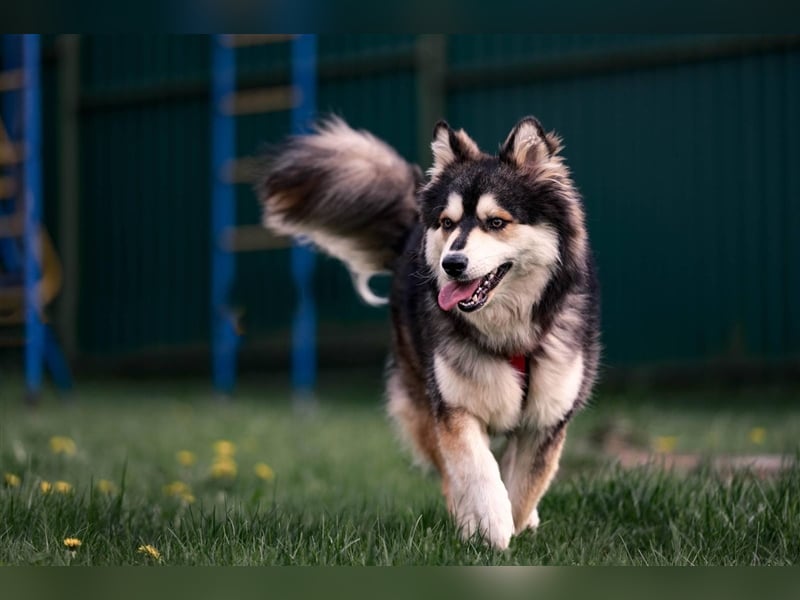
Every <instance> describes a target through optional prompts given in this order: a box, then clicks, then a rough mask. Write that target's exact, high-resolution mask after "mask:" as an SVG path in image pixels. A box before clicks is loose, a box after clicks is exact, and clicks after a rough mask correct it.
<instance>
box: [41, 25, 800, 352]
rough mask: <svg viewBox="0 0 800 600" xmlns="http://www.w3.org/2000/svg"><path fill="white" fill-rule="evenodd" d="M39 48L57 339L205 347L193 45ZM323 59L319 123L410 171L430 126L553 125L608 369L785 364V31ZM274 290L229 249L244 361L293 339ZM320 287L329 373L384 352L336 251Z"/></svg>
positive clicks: (284, 267) (257, 129) (789, 150)
mask: <svg viewBox="0 0 800 600" xmlns="http://www.w3.org/2000/svg"><path fill="white" fill-rule="evenodd" d="M57 42H58V43H59V44H60V45H58V44H57ZM51 44H52V45H53V48H52V49H51V50H50V51H49V54H48V56H49V57H50V58H49V59H48V60H49V62H48V63H47V65H46V76H47V77H48V78H49V80H48V81H49V84H48V85H47V86H46V88H45V92H46V93H47V94H49V96H48V97H47V98H46V101H47V106H49V107H50V108H49V113H48V115H47V116H46V121H45V123H46V129H47V131H49V132H51V134H52V135H51V137H50V139H49V140H48V143H49V144H50V145H51V149H50V150H48V153H47V159H48V161H49V162H50V163H51V165H56V166H55V167H53V166H50V167H48V182H47V188H46V194H47V204H46V207H47V209H48V223H49V227H50V229H51V230H53V232H54V237H55V238H56V241H57V243H58V244H59V246H60V247H63V251H64V253H65V254H66V258H67V259H69V260H66V262H67V264H66V271H67V273H68V274H69V275H71V277H72V279H71V281H70V282H68V284H70V285H69V287H68V289H66V290H65V296H66V297H65V298H63V299H62V301H61V302H62V305H61V307H56V308H57V310H56V313H55V314H56V316H57V320H58V323H59V325H60V327H61V329H62V330H63V331H65V332H66V335H67V337H69V338H70V339H69V340H67V342H68V343H67V346H68V347H71V348H73V349H74V350H75V352H76V353H77V354H78V355H80V356H83V357H100V356H102V357H122V356H132V355H137V354H139V355H147V354H148V353H150V352H152V350H153V349H154V348H158V347H162V348H168V349H170V350H174V351H176V352H177V351H187V350H189V349H195V350H197V351H198V352H200V353H202V352H203V351H204V349H205V345H206V344H207V341H208V331H209V323H208V321H209V319H208V313H209V310H208V287H209V233H208V231H209V182H210V176H209V173H208V156H209V148H208V143H209V141H208V140H209V132H208V87H209V86H208V81H209V80H208V69H209V41H208V39H207V38H206V37H204V36H83V37H81V38H80V40H79V44H71V45H70V44H61V40H56V39H55V38H53V39H52V40H51ZM65 48H66V49H65ZM319 48H320V73H319V75H320V96H319V105H320V108H321V110H323V111H333V112H336V113H338V114H340V115H342V116H344V117H345V118H347V119H348V120H349V121H350V122H351V123H352V124H354V125H356V126H359V127H365V128H368V129H370V130H372V131H374V132H375V133H376V134H378V135H380V136H381V137H383V138H384V139H386V140H387V141H389V142H390V143H391V144H392V145H394V146H395V147H397V148H398V149H399V150H400V152H401V153H402V154H403V155H404V156H406V157H407V158H409V159H410V160H415V161H418V162H421V163H422V164H423V165H427V162H428V157H427V152H426V151H425V147H426V146H427V144H428V136H429V131H430V128H431V126H432V123H433V121H434V120H435V119H436V118H438V117H439V116H445V117H446V118H447V119H448V120H449V121H450V122H451V123H452V124H454V125H456V126H459V127H464V128H466V129H467V130H468V131H469V132H470V133H471V134H472V135H473V136H474V137H475V139H476V140H478V142H479V143H480V144H481V145H482V146H483V147H484V148H485V149H488V150H492V149H494V148H496V145H497V143H498V142H499V141H500V140H501V139H502V138H503V137H504V135H505V134H506V133H507V131H508V130H509V128H510V127H511V126H512V125H513V124H514V122H516V120H517V119H518V118H519V117H520V116H522V115H525V114H535V115H537V116H538V117H539V118H540V119H541V120H542V121H543V123H544V124H545V126H547V127H549V128H554V129H556V130H558V131H559V132H560V133H562V134H563V136H564V138H565V142H566V155H567V157H568V160H569V163H570V165H571V166H572V168H573V172H574V175H575V179H576V180H577V183H578V185H579V187H580V188H581V190H582V191H583V193H584V195H585V198H586V204H587V210H588V214H589V225H590V228H591V237H592V240H593V243H594V247H595V250H596V254H597V257H598V262H599V267H600V274H601V281H602V287H603V319H604V326H603V329H604V344H605V346H606V353H605V361H606V363H607V364H610V365H619V366H627V365H651V364H661V363H665V362H693V363H698V362H700V361H708V360H722V361H725V360H729V359H730V360H737V361H738V360H739V359H745V360H750V359H759V360H760V359H791V358H796V357H797V356H798V355H799V354H800V315H799V314H798V311H797V310H796V308H795V307H796V306H798V305H800V268H798V264H800V242H798V241H797V239H796V238H795V235H796V232H797V231H800V182H799V181H798V179H799V178H800V176H799V175H798V165H800V118H798V113H799V112H800V110H799V109H798V107H800V37H798V36H783V37H763V36H762V37H757V36H674V35H673V36H641V35H637V36H598V35H592V36H583V35H580V36H577V35H572V36H556V35H548V36H521V35H513V36H500V35H457V36H446V37H445V36H421V37H418V36H388V35H348V36H321V37H320V44H319ZM287 59H288V56H287V53H286V49H285V48H281V47H280V46H278V45H275V46H267V47H259V48H246V49H242V50H240V51H239V64H240V82H241V84H242V85H243V86H245V87H256V86H263V85H269V84H272V83H276V84H278V83H282V82H285V81H286V80H287V79H288V62H287ZM69 64H73V65H75V64H77V65H78V66H79V69H74V71H79V79H76V78H75V74H74V73H73V74H72V75H70V70H69V68H68V66H65V65H69ZM48 90H49V92H48ZM65 94H67V95H70V96H71V97H73V98H74V110H73V111H71V112H70V110H64V108H63V106H64V103H63V102H62V100H63V99H64V95H65ZM59 107H62V108H61V109H60V110H59ZM65 123H66V125H65ZM69 123H72V124H73V125H74V127H73V130H70V128H69ZM287 130H288V115H284V114H279V113H273V114H268V115H263V116H253V117H247V118H242V119H240V123H239V131H238V134H239V140H238V143H239V150H240V152H241V154H243V155H244V154H252V153H253V152H255V151H257V149H258V148H259V146H260V144H262V143H264V142H274V141H276V140H279V139H280V138H281V137H282V136H283V135H284V134H285V133H286V131H287ZM65 132H66V134H65ZM53 148H55V149H53ZM73 155H74V156H77V157H79V160H77V163H78V164H79V165H80V170H79V178H78V179H77V180H74V179H71V178H70V176H69V173H68V172H67V171H68V167H66V166H65V165H69V162H68V161H65V160H64V157H65V156H67V157H69V156H73ZM59 165H60V167H59ZM238 201H239V204H238V206H239V216H240V221H241V222H242V223H255V222H257V221H258V213H259V208H258V206H257V203H256V202H255V199H254V196H253V193H252V191H251V190H250V189H249V188H248V187H246V186H243V187H242V188H241V190H240V191H239V197H238ZM70 211H73V212H74V214H76V215H77V218H75V219H72V220H70V219H69V218H65V215H70V214H73V212H70ZM75 282H78V283H77V284H75ZM290 282H291V278H290V273H289V268H288V259H287V252H286V251H280V250H276V251H267V252H260V253H247V254H242V255H240V257H239V260H238V280H237V287H236V293H235V302H234V303H235V304H237V305H239V306H241V307H242V308H243V310H244V325H245V330H246V333H247V341H246V344H245V353H247V349H248V348H257V347H258V348H261V347H273V348H276V349H279V348H281V347H285V346H286V344H287V340H288V323H289V321H290V318H291V314H292V310H293V303H294V290H293V289H292V285H291V283H290ZM316 290H317V298H318V300H319V302H318V304H319V314H320V330H321V347H322V350H323V361H322V364H323V365H324V364H325V353H328V354H336V353H337V351H338V354H339V355H341V348H342V346H343V345H347V346H348V347H351V348H353V349H354V351H355V349H360V350H364V351H366V352H368V353H370V355H372V356H374V355H376V354H377V355H379V354H380V350H381V349H382V348H383V347H385V342H386V338H387V331H388V328H387V327H385V324H386V322H387V320H388V312H387V311H386V310H377V309H373V308H368V307H365V306H363V305H362V304H361V303H360V302H359V300H358V299H357V298H356V296H355V294H354V293H353V292H352V290H351V287H350V283H349V277H348V276H347V274H346V272H345V270H344V269H343V268H342V267H341V266H340V265H338V264H337V263H335V262H333V261H331V260H328V259H322V260H320V262H319V264H318V270H317V275H316ZM73 320H74V323H76V324H77V325H76V326H75V327H70V324H71V323H72V322H73Z"/></svg>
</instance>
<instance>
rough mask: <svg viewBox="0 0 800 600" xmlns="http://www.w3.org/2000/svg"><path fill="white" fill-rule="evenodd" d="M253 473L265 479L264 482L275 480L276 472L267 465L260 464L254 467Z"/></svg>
mask: <svg viewBox="0 0 800 600" xmlns="http://www.w3.org/2000/svg"><path fill="white" fill-rule="evenodd" d="M253 471H255V473H256V477H258V478H259V479H263V480H264V481H272V480H273V479H275V472H274V471H273V470H272V467H270V466H269V465H268V464H267V463H263V462H260V463H258V464H257V465H256V466H255V467H253Z"/></svg>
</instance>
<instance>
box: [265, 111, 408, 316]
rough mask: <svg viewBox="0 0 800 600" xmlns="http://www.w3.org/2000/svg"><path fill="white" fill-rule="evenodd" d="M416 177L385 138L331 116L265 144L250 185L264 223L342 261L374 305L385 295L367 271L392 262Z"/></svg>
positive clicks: (399, 246)
mask: <svg viewBox="0 0 800 600" xmlns="http://www.w3.org/2000/svg"><path fill="white" fill-rule="evenodd" d="M421 179H422V172H421V171H420V170H419V168H418V167H415V166H412V165H410V164H409V163H407V162H406V161H405V160H403V158H402V157H401V156H400V155H399V154H397V152H395V151H394V150H393V149H392V148H391V147H390V146H388V145H387V144H386V143H385V142H383V141H381V140H379V139H378V138H376V137H374V136H373V135H371V134H369V133H367V132H365V131H356V130H354V129H352V128H350V126H349V125H347V123H345V122H344V121H343V120H341V119H339V118H335V117H334V118H330V119H328V120H326V121H323V122H322V123H321V124H319V125H318V126H317V128H316V130H315V131H314V132H313V133H312V134H310V135H305V136H296V137H291V138H289V139H288V140H287V141H286V142H285V143H284V144H283V145H281V146H279V147H277V148H275V149H274V150H272V151H271V152H269V153H268V155H267V157H266V160H265V164H264V170H263V172H262V173H261V174H260V176H259V178H258V184H257V188H256V191H257V193H258V197H259V199H260V201H261V202H262V205H263V207H264V219H263V222H264V225H265V226H266V227H267V228H269V229H272V230H273V231H275V232H277V233H281V234H285V235H291V236H296V237H300V238H304V239H307V240H309V241H311V242H313V243H314V244H315V245H317V246H319V247H320V248H321V249H322V250H324V251H325V252H327V253H328V254H330V255H331V256H334V257H336V258H338V259H340V260H341V261H343V262H344V263H345V264H346V265H347V267H348V268H349V269H350V272H351V273H352V275H353V282H354V285H355V287H356V290H357V291H358V293H359V295H360V296H361V297H362V298H363V299H364V300H365V301H366V302H368V303H369V304H373V305H379V304H385V302H386V300H385V299H383V298H379V297H378V296H376V295H375V294H374V293H373V292H372V290H370V288H369V279H370V277H371V276H372V275H375V274H376V273H381V272H387V271H389V270H391V267H392V263H393V262H394V259H395V258H396V257H397V256H398V254H399V253H400V252H401V251H402V246H403V243H404V240H405V238H406V235H407V233H408V231H409V230H410V228H411V227H412V225H413V224H414V222H415V221H416V219H417V218H418V217H417V215H418V212H417V203H416V200H415V190H416V187H417V184H418V183H419V182H420V180H421Z"/></svg>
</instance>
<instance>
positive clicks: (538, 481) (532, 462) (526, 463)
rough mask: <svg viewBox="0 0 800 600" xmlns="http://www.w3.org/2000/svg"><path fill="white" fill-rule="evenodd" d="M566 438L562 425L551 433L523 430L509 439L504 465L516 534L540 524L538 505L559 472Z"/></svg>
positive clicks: (503, 471)
mask: <svg viewBox="0 0 800 600" xmlns="http://www.w3.org/2000/svg"><path fill="white" fill-rule="evenodd" d="M565 437H566V426H561V427H559V428H558V429H552V430H550V431H531V430H526V429H522V430H518V431H516V432H515V433H514V434H513V435H512V436H511V438H510V439H509V443H508V446H507V447H506V450H505V453H504V454H503V458H502V461H501V462H502V474H503V481H505V483H506V486H507V487H508V495H509V498H510V500H511V506H512V511H513V515H514V523H515V533H520V532H522V531H523V530H525V529H527V528H530V529H536V527H537V526H538V525H539V511H538V510H537V505H538V504H539V500H540V499H541V498H542V496H543V495H544V493H545V492H546V491H547V488H548V487H549V486H550V483H551V482H552V480H553V477H554V476H555V474H556V471H557V470H558V462H559V458H560V457H561V449H562V448H563V446H564V439H565Z"/></svg>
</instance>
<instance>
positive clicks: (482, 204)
mask: <svg viewBox="0 0 800 600" xmlns="http://www.w3.org/2000/svg"><path fill="white" fill-rule="evenodd" d="M475 214H476V215H477V216H478V218H479V219H480V220H481V221H486V220H487V219H494V218H500V219H503V220H504V221H513V220H514V217H512V216H511V213H509V212H508V211H507V210H505V209H504V208H501V207H500V205H499V204H497V200H496V199H495V197H494V196H493V195H492V194H483V195H482V196H481V197H480V198H478V205H477V206H476V208H475Z"/></svg>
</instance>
